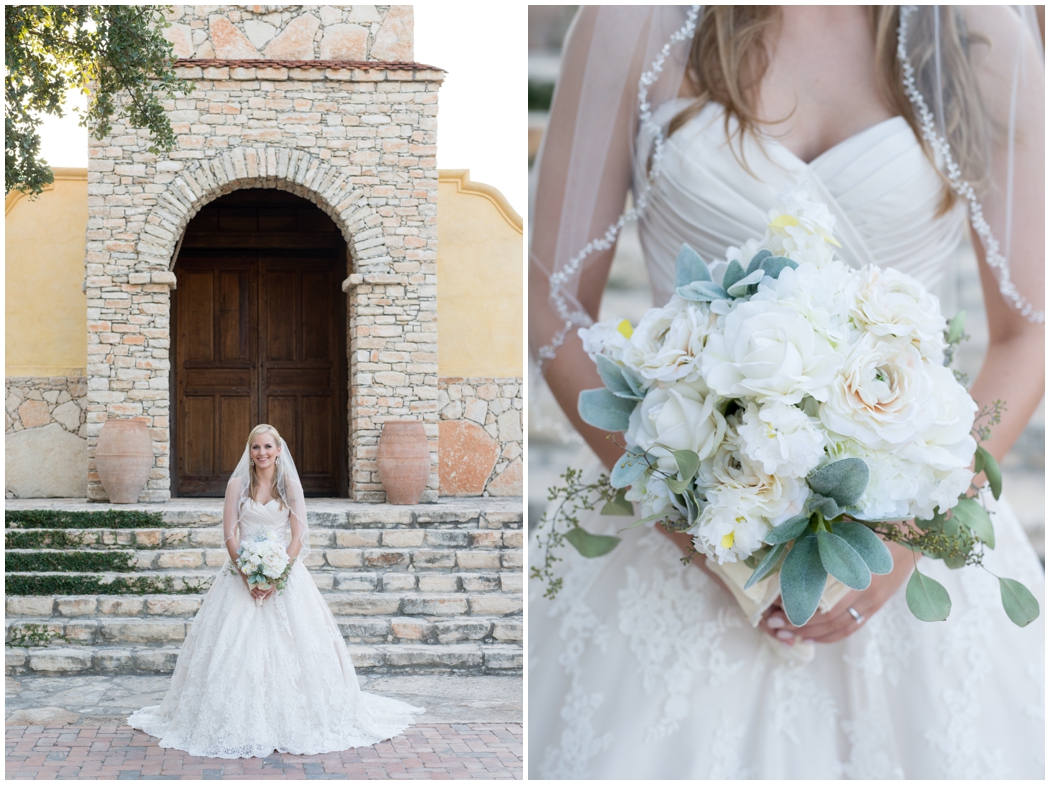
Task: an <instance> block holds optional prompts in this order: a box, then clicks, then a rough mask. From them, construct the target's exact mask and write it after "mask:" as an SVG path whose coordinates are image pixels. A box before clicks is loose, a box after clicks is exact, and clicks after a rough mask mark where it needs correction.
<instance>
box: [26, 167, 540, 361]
mask: <svg viewBox="0 0 1050 785" xmlns="http://www.w3.org/2000/svg"><path fill="white" fill-rule="evenodd" d="M86 228H87V172H86V170H84V169H56V170H55V184H54V186H53V187H51V188H49V189H48V190H46V191H44V193H43V194H41V195H40V198H39V199H36V200H31V199H29V198H28V197H26V196H24V195H22V194H19V193H12V194H9V195H8V197H7V202H6V227H5V253H6V287H7V295H6V307H7V315H6V331H7V332H6V334H7V339H6V346H7V361H6V368H5V375H6V376H82V375H84V373H85V368H86V365H87V339H86V336H85V326H86V322H87V305H86V298H85V295H84V293H83V292H82V291H81V282H82V281H83V280H84V243H85V237H84V235H85V231H86ZM522 248H523V245H522V223H521V218H520V217H519V216H518V214H517V213H515V212H514V210H513V209H512V208H511V207H510V205H509V204H508V203H507V200H506V199H505V198H504V197H503V195H502V194H501V193H500V192H499V191H497V190H496V189H494V188H492V187H491V186H487V185H484V184H481V183H472V182H470V177H469V171H467V170H465V169H463V170H443V171H441V172H440V173H439V180H438V324H439V325H440V326H439V330H438V353H439V355H438V356H439V362H438V373H439V375H440V376H443V377H451V376H459V377H479V376H480V377H515V376H516V377H520V376H521V374H522V358H523V355H522V341H523V331H522V313H523V302H522V297H523V288H522Z"/></svg>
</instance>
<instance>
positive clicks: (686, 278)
mask: <svg viewBox="0 0 1050 785" xmlns="http://www.w3.org/2000/svg"><path fill="white" fill-rule="evenodd" d="M710 280H711V271H710V270H709V269H708V267H707V264H706V263H705V262H704V260H703V259H702V258H701V257H700V254H698V253H697V252H696V251H694V250H693V249H692V248H690V247H689V245H688V244H687V243H683V244H682V249H681V250H680V251H679V252H678V258H677V259H675V262H674V285H675V288H676V289H677V288H678V287H679V286H686V285H688V284H691V283H693V281H710Z"/></svg>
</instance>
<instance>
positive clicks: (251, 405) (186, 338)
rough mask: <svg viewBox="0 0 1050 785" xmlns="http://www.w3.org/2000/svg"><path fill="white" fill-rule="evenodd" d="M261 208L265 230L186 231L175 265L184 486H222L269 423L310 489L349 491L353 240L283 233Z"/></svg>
mask: <svg viewBox="0 0 1050 785" xmlns="http://www.w3.org/2000/svg"><path fill="white" fill-rule="evenodd" d="M307 204H309V203H307ZM310 208H312V209H313V210H317V208H316V207H313V206H312V205H310ZM238 209H239V210H240V211H241V212H250V211H251V209H250V208H238ZM255 212H256V219H257V221H256V225H257V226H261V227H262V229H261V230H257V231H254V232H232V233H220V234H219V236H213V235H212V233H210V232H197V233H196V236H195V237H193V238H191V236H190V234H189V233H188V234H187V238H186V240H187V241H188V240H190V239H193V242H192V243H191V246H190V247H189V248H186V247H185V246H186V241H184V247H183V249H182V252H181V253H180V256H179V259H178V262H177V264H176V275H177V279H178V286H177V288H176V289H175V292H174V299H173V303H172V316H173V322H174V324H173V327H174V329H173V330H172V334H173V336H174V338H175V341H174V347H173V348H174V352H173V354H174V359H175V363H174V368H173V376H174V378H173V388H174V390H173V392H174V395H173V400H174V402H175V407H174V408H175V423H174V428H173V430H174V433H173V439H172V444H173V446H174V455H173V456H172V457H173V459H174V460H173V463H174V466H175V472H174V474H175V476H174V478H173V479H174V483H173V488H174V490H175V495H177V496H222V495H223V494H224V493H225V491H226V483H227V481H228V480H229V477H230V473H231V472H232V471H233V469H234V468H235V466H236V464H237V461H238V460H239V459H240V457H241V454H242V452H243V450H244V446H245V443H246V440H247V436H248V433H249V432H250V431H251V429H252V428H253V427H254V426H256V425H258V424H259V423H269V424H271V425H273V426H274V427H275V428H276V429H277V430H278V432H279V433H280V434H281V436H282V437H283V438H284V439H285V441H286V442H287V444H288V446H289V448H290V449H291V451H292V456H293V458H294V460H295V464H296V467H297V469H298V470H299V474H300V477H301V479H302V483H303V489H304V491H305V492H306V493H307V494H309V495H315V496H317V495H323V496H345V495H346V486H347V480H346V478H347V466H346V452H347V438H346V421H347V417H346V385H347V372H346V296H345V295H344V294H343V293H342V291H341V289H340V284H341V282H342V279H343V277H344V271H345V265H346V256H345V249H344V248H343V247H342V246H341V244H340V243H338V242H337V240H338V239H341V238H339V237H338V235H336V238H334V239H333V238H332V237H331V236H328V237H324V236H322V237H321V238H318V237H317V236H313V237H312V239H311V238H310V237H304V236H302V234H303V233H300V232H291V233H284V234H285V236H284V237H283V238H282V237H277V236H275V235H277V234H280V233H279V232H273V231H267V230H266V225H265V220H264V219H265V217H266V210H265V209H262V215H259V210H258V209H256V210H255ZM318 212H320V211H318ZM321 215H322V217H325V218H327V217H326V216H323V213H322V214H321ZM260 219H263V220H260ZM191 228H192V225H191ZM333 228H334V227H333ZM234 235H237V236H234ZM289 235H299V236H289ZM238 241H239V243H238ZM325 241H327V247H325V245H326V243H325ZM311 244H312V245H313V246H314V247H312V248H311V247H304V246H310V245H311ZM215 245H226V246H227V247H224V248H215V247H214V246H215ZM253 245H254V246H264V247H256V248H252V247H251V246H253ZM195 246H196V247H195ZM208 246H212V247H208ZM246 246H247V247H246ZM275 246H276V247H275ZM281 246H292V247H281Z"/></svg>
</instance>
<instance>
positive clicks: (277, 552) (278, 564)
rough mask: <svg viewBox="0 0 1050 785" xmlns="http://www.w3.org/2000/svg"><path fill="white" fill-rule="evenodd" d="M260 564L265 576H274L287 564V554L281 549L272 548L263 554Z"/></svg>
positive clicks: (282, 570)
mask: <svg viewBox="0 0 1050 785" xmlns="http://www.w3.org/2000/svg"><path fill="white" fill-rule="evenodd" d="M262 566H263V572H264V573H265V574H266V575H267V576H269V577H271V578H276V577H278V576H279V575H280V574H281V573H282V572H284V568H285V567H287V566H288V554H287V553H285V551H284V550H283V549H280V548H274V549H272V550H270V551H268V552H267V553H266V554H264V555H263V557H262Z"/></svg>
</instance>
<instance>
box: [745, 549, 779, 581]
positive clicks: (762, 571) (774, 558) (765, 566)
mask: <svg viewBox="0 0 1050 785" xmlns="http://www.w3.org/2000/svg"><path fill="white" fill-rule="evenodd" d="M787 547H788V546H787V543H786V542H782V543H780V544H779V545H775V546H773V548H771V549H770V551H769V553H767V554H766V557H765V558H764V559H762V561H760V562H759V563H758V566H757V567H755V571H754V572H753V573H751V577H750V578H748V579H747V583H745V584H744V588H745V589H750V588H751V587H752V586H754V585H755V584H756V583H758V582H759V581H760V580H762V579H763V578H765V577H766V575H768V574H769V573H771V572H772V571H773V568H774V567H776V566H777V562H779V561H780V557H781V556H783V555H784V551H786V550H787Z"/></svg>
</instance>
